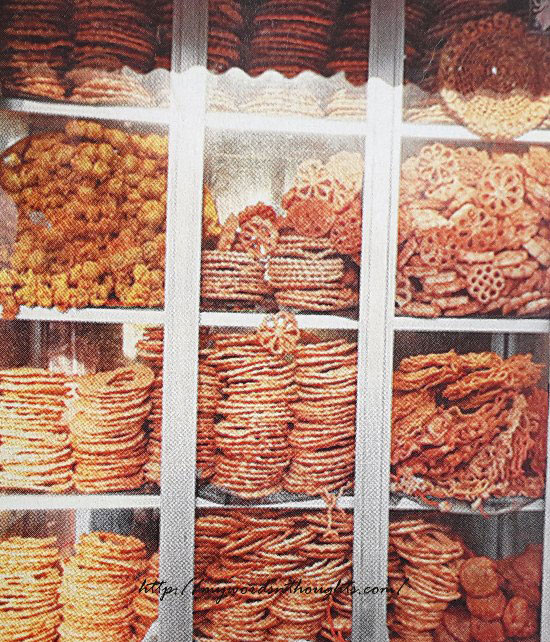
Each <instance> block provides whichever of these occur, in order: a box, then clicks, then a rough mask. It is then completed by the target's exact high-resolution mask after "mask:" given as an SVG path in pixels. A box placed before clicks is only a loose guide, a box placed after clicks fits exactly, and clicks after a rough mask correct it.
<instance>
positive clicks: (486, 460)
mask: <svg viewBox="0 0 550 642" xmlns="http://www.w3.org/2000/svg"><path fill="white" fill-rule="evenodd" d="M541 371H542V365H541V364H536V363H534V362H533V361H532V357H531V355H524V354H518V355H514V356H512V357H509V358H508V359H502V358H501V357H499V356H498V355H496V354H494V353H490V352H485V353H470V354H463V355H460V354H457V353H456V352H454V351H450V352H448V353H444V354H433V355H419V356H415V357H409V358H406V359H403V361H402V362H401V365H400V366H399V368H398V369H397V370H396V372H395V374H394V406H393V421H392V425H393V429H392V459H391V462H392V481H393V485H392V488H393V490H394V491H398V492H404V493H406V494H409V495H415V496H418V497H424V498H425V496H426V495H430V496H432V497H434V498H438V499H447V498H455V499H461V500H465V501H469V502H475V503H476V505H479V504H480V502H481V501H482V500H484V499H487V498H489V497H507V496H517V495H519V496H524V497H531V498H536V497H541V496H542V493H543V489H544V479H545V468H544V467H545V462H546V459H545V454H544V453H543V452H542V450H541V449H542V448H544V445H545V443H546V437H545V435H546V432H547V404H548V395H547V393H546V392H544V391H543V390H541V389H539V388H535V387H534V386H535V385H536V384H537V383H538V381H539V379H540V375H541Z"/></svg>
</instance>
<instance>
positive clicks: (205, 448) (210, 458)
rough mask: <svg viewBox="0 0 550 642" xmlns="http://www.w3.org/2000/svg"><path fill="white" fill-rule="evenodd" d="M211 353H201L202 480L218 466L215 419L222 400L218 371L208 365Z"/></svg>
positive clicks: (199, 452)
mask: <svg viewBox="0 0 550 642" xmlns="http://www.w3.org/2000/svg"><path fill="white" fill-rule="evenodd" d="M209 352H210V351H208V350H201V352H200V353H199V386H198V415H197V469H198V471H199V473H200V476H201V478H202V479H209V478H210V477H212V475H213V474H214V470H215V465H216V435H215V432H214V417H215V415H216V410H217V407H218V402H219V401H220V399H221V393H220V381H219V378H218V373H217V372H216V369H215V368H213V367H212V366H210V365H208V363H206V359H207V358H208V354H209Z"/></svg>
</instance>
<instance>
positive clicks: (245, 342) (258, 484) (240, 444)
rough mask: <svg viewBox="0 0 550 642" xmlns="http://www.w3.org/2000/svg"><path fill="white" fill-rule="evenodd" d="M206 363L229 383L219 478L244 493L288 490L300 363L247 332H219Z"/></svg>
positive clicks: (219, 438) (220, 429) (219, 431)
mask: <svg viewBox="0 0 550 642" xmlns="http://www.w3.org/2000/svg"><path fill="white" fill-rule="evenodd" d="M206 363H207V364H208V365H211V366H212V367H214V368H215V370H216V371H217V374H218V377H219V379H220V381H221V384H222V386H223V387H222V391H221V392H222V394H223V399H222V400H221V401H220V402H219V403H218V414H220V415H222V417H223V420H222V421H220V422H218V423H216V424H215V426H214V430H215V433H216V446H217V448H218V450H219V451H220V454H219V456H218V457H217V461H216V470H215V473H214V477H213V481H214V483H215V484H216V485H218V486H221V487H223V488H227V489H229V490H231V491H233V492H234V493H235V494H237V495H239V496H240V497H244V498H254V497H264V496H266V495H270V494H272V493H275V492H277V491H279V490H282V487H283V483H282V481H283V475H284V471H285V469H286V467H287V466H288V464H289V462H290V448H289V445H288V440H287V438H288V431H289V424H290V422H291V421H292V419H293V416H292V411H291V409H290V403H291V402H292V401H295V400H296V399H297V394H296V385H295V383H294V365H293V364H292V363H289V362H288V361H287V360H286V359H285V357H284V355H282V354H275V353H273V352H272V351H271V350H270V349H269V348H266V347H264V346H263V345H262V343H261V342H260V340H259V337H258V336H257V335H246V334H245V335H243V334H228V335H219V336H217V337H216V339H215V344H214V350H213V351H212V354H211V355H210V356H209V357H208V359H207V361H206Z"/></svg>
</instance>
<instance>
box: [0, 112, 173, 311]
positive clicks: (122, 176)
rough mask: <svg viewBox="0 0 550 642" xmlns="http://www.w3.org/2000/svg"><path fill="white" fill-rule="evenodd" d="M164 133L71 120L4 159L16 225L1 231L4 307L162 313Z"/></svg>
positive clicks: (0, 298)
mask: <svg viewBox="0 0 550 642" xmlns="http://www.w3.org/2000/svg"><path fill="white" fill-rule="evenodd" d="M167 149H168V142H167V137H166V136H160V135H156V134H149V135H140V134H128V133H126V132H125V131H122V130H120V129H111V128H108V127H104V126H103V125H101V124H99V123H94V122H86V121H70V122H68V123H67V125H66V126H65V130H64V131H55V132H48V133H44V134H37V135H33V136H29V137H28V138H25V139H23V140H21V141H19V142H18V143H16V144H15V145H13V146H12V147H10V148H9V149H8V150H6V151H5V152H4V153H3V154H2V157H1V159H2V162H1V163H0V187H1V188H2V190H3V191H4V194H3V198H4V200H7V203H8V204H10V206H11V207H12V208H14V207H16V208H17V224H16V229H14V226H15V222H14V221H13V220H10V221H4V222H3V225H2V228H1V229H2V232H1V235H0V259H1V261H0V267H1V268H2V269H0V304H1V305H2V306H3V315H4V318H14V317H15V316H16V314H17V312H18V310H19V306H21V305H26V306H43V307H52V306H56V307H58V308H59V309H61V310H67V309H69V308H82V307H86V306H104V305H121V306H129V307H158V306H162V305H163V299H164V252H165V230H166V171H167Z"/></svg>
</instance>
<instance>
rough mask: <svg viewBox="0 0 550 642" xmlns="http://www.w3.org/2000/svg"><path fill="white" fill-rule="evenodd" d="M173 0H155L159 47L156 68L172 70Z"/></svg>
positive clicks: (157, 48)
mask: <svg viewBox="0 0 550 642" xmlns="http://www.w3.org/2000/svg"><path fill="white" fill-rule="evenodd" d="M173 9H174V8H173V0H155V18H156V25H157V47H156V56H155V68H156V69H167V70H168V71H170V68H171V58H172V16H173Z"/></svg>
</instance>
